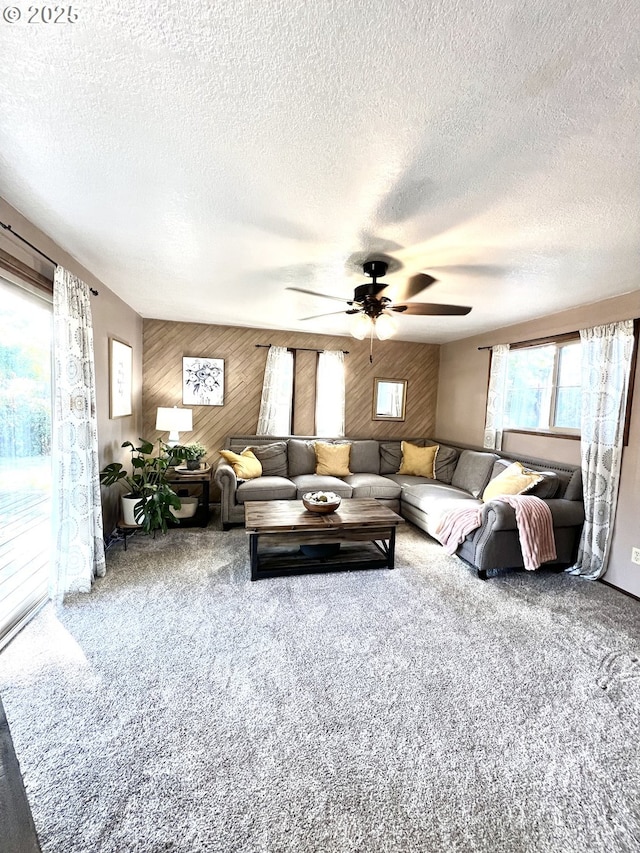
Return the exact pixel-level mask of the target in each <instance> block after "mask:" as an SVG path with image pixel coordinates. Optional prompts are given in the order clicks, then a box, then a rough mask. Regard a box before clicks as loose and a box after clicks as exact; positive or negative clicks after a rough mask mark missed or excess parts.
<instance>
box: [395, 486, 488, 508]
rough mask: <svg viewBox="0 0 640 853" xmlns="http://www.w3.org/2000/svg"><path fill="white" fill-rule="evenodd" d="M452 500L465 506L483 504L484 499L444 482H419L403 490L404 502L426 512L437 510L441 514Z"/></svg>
mask: <svg viewBox="0 0 640 853" xmlns="http://www.w3.org/2000/svg"><path fill="white" fill-rule="evenodd" d="M452 501H454V502H456V504H457V503H459V502H460V501H462V502H463V503H464V506H473V505H475V504H478V505H480V504H482V501H480V500H478V499H476V498H473V497H472V496H471V495H470V494H469V492H467V491H465V490H464V489H458V488H456V487H455V486H447V485H443V484H442V483H417V484H416V485H415V486H409V487H408V488H405V489H403V490H402V502H403V503H407V504H409V506H414V507H416V509H421V510H422V511H423V512H426V513H432V512H434V511H437V512H438V513H440V514H441V513H442V511H444V508H445V507H448V505H449V504H450V503H451V502H452Z"/></svg>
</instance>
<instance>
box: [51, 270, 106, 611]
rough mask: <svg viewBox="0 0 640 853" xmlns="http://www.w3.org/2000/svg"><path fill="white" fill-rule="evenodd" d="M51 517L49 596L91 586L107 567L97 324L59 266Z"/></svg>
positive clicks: (76, 283)
mask: <svg viewBox="0 0 640 853" xmlns="http://www.w3.org/2000/svg"><path fill="white" fill-rule="evenodd" d="M53 368H54V416H53V453H52V457H53V519H54V528H53V529H54V555H53V560H52V569H51V582H50V590H49V591H50V595H51V597H52V598H53V599H54V600H56V601H58V602H59V601H61V600H62V599H63V598H64V596H65V594H66V593H70V592H89V591H90V589H91V584H92V581H93V579H94V577H103V576H104V574H105V558H104V541H103V530H102V504H101V501H100V477H99V471H100V466H99V462H98V425H97V420H96V389H95V370H94V362H93V329H92V325H91V304H90V301H89V291H88V287H87V285H86V284H85V283H84V282H82V281H80V279H78V278H76V277H75V276H74V275H72V274H71V273H70V272H68V270H65V269H63V268H62V267H58V268H57V269H56V273H55V277H54V282H53Z"/></svg>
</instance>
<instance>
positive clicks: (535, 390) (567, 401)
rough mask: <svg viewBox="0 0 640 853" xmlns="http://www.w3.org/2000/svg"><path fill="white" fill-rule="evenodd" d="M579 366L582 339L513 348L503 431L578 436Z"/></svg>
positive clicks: (510, 356) (579, 403)
mask: <svg viewBox="0 0 640 853" xmlns="http://www.w3.org/2000/svg"><path fill="white" fill-rule="evenodd" d="M580 365H581V344H580V341H579V340H570V341H567V342H566V343H550V344H544V345H542V346H530V347H521V348H512V349H511V350H510V352H509V367H508V377H507V395H506V411H505V417H504V428H505V429H526V430H534V431H535V430H545V431H551V432H565V433H569V434H575V435H577V434H579V432H580V409H581V392H580V382H581V377H580V371H581V366H580Z"/></svg>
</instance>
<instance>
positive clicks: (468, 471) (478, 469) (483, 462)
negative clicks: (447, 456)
mask: <svg viewBox="0 0 640 853" xmlns="http://www.w3.org/2000/svg"><path fill="white" fill-rule="evenodd" d="M496 459H498V456H497V455H496V454H495V453H489V452H485V451H482V450H463V451H462V453H461V454H460V458H459V459H458V464H457V465H456V470H455V471H454V472H453V477H452V478H451V485H452V486H456V487H457V488H458V489H464V490H465V491H467V492H469V493H470V494H471V495H473V497H474V498H479V497H480V495H481V494H482V492H483V491H484V487H485V486H486V485H487V483H488V482H489V477H490V476H491V471H492V469H493V463H494V462H495V461H496Z"/></svg>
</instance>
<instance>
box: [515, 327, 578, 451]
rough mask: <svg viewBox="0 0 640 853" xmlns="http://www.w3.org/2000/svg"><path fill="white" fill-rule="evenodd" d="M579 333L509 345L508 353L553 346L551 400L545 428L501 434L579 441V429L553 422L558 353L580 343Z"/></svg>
mask: <svg viewBox="0 0 640 853" xmlns="http://www.w3.org/2000/svg"><path fill="white" fill-rule="evenodd" d="M580 342H581V341H580V333H579V332H568V333H566V334H563V335H556V336H553V337H548V338H539V339H537V340H534V341H522V342H521V343H516V344H511V345H510V347H509V353H511V352H514V351H516V350H522V349H539V348H541V347H547V346H553V347H554V348H555V349H554V354H553V372H552V376H551V388H550V391H551V400H550V404H549V416H548V422H549V423H548V426H547V427H535V428H529V427H515V426H514V427H511V426H508V427H505V428H504V430H503V432H511V433H522V434H525V435H542V436H555V437H557V438H568V439H573V440H576V441H580V428H579V427H578V428H576V427H559V426H555V424H554V420H555V416H556V409H557V402H558V373H559V369H560V351H561V349H562V347H565V346H568V345H571V344H576V343H580Z"/></svg>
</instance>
